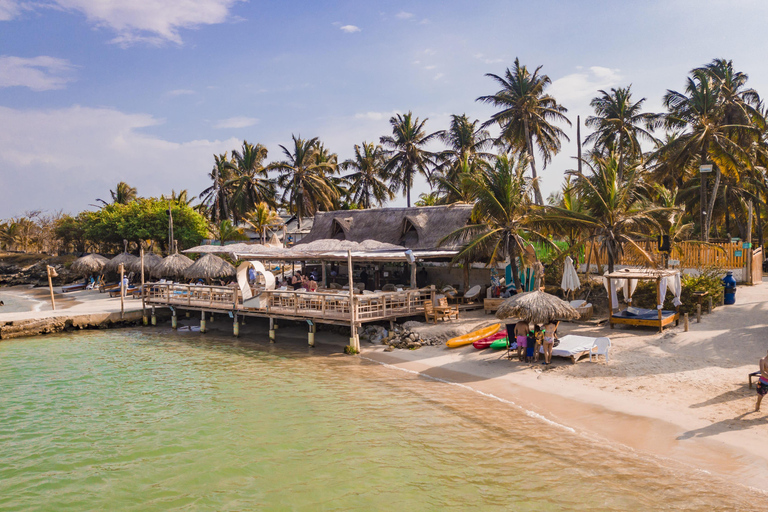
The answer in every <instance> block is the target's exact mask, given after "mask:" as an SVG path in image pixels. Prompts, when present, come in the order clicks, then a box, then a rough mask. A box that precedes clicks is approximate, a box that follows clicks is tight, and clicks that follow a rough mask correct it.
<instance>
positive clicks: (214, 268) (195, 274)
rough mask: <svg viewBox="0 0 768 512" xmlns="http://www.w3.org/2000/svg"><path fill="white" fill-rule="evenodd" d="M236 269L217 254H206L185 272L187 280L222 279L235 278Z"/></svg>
mask: <svg viewBox="0 0 768 512" xmlns="http://www.w3.org/2000/svg"><path fill="white" fill-rule="evenodd" d="M236 274H237V271H236V270H235V267H233V266H232V265H231V264H229V263H227V262H226V261H224V260H223V259H221V258H219V257H218V256H216V255H215V254H206V255H205V256H203V257H202V258H200V259H199V260H197V261H196V262H194V263H193V264H192V265H190V266H189V267H187V268H186V269H185V270H184V277H185V278H187V279H205V280H206V281H210V280H211V279H217V278H220V277H235V275H236Z"/></svg>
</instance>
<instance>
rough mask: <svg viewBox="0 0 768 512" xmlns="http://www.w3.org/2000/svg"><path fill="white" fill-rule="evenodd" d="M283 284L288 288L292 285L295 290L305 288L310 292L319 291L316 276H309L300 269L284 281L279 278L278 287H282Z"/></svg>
mask: <svg viewBox="0 0 768 512" xmlns="http://www.w3.org/2000/svg"><path fill="white" fill-rule="evenodd" d="M282 286H285V287H286V288H288V287H292V288H293V289H294V290H298V289H300V288H304V289H305V290H307V291H308V292H316V291H317V281H315V278H314V276H309V277H308V276H306V275H303V274H302V273H301V272H299V271H296V273H295V274H293V276H291V277H290V278H285V280H284V281H280V280H278V282H277V287H278V288H280V287H282Z"/></svg>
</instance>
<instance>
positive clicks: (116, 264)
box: [104, 252, 139, 272]
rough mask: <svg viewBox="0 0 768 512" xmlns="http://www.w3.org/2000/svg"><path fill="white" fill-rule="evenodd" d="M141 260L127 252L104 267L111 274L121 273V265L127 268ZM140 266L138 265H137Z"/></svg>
mask: <svg viewBox="0 0 768 512" xmlns="http://www.w3.org/2000/svg"><path fill="white" fill-rule="evenodd" d="M138 260H139V258H137V257H136V256H134V255H133V254H128V253H127V252H123V253H120V254H118V255H117V256H115V257H114V258H112V259H111V260H109V261H108V262H107V264H106V265H105V266H104V268H105V269H106V270H107V271H109V272H119V271H120V264H121V263H122V264H123V265H124V266H125V268H126V269H127V268H128V267H130V266H131V264H133V263H135V262H137V261H138ZM137 265H138V263H137Z"/></svg>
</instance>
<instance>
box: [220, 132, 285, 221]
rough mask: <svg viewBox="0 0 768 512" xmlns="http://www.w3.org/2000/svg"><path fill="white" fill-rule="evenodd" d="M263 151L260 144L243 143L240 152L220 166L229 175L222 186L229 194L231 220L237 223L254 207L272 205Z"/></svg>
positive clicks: (235, 152)
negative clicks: (224, 168) (223, 166)
mask: <svg viewBox="0 0 768 512" xmlns="http://www.w3.org/2000/svg"><path fill="white" fill-rule="evenodd" d="M266 158H267V148H266V147H264V146H262V145H261V144H256V145H255V146H254V145H253V144H249V143H248V141H243V146H242V149H241V150H240V151H238V150H233V151H232V160H231V161H229V162H226V163H225V164H224V165H225V167H227V168H228V169H229V171H230V179H229V180H227V182H226V183H225V186H226V187H227V188H228V189H229V190H230V191H231V192H230V197H229V209H230V213H231V215H232V220H233V221H234V222H235V223H238V222H239V221H240V220H242V219H243V217H244V216H245V215H246V214H247V213H248V212H249V211H251V210H252V209H253V208H254V207H255V206H256V205H257V204H258V203H261V202H266V203H268V204H270V205H274V204H276V201H275V187H274V182H273V181H272V180H270V179H269V178H268V174H267V168H266V167H264V159H266Z"/></svg>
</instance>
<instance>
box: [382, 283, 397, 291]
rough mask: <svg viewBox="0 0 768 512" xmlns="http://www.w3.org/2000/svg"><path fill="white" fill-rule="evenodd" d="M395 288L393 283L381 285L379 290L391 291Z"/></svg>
mask: <svg viewBox="0 0 768 512" xmlns="http://www.w3.org/2000/svg"><path fill="white" fill-rule="evenodd" d="M395 290H396V288H395V285H393V284H385V285H384V286H382V287H381V291H383V292H393V291H395Z"/></svg>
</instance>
